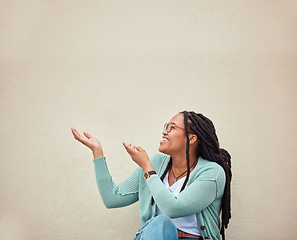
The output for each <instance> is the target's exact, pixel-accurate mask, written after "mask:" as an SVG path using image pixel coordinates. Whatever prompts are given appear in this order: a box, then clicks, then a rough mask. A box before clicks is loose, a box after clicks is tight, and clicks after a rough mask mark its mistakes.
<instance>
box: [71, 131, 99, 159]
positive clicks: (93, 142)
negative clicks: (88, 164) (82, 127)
mask: <svg viewBox="0 0 297 240" xmlns="http://www.w3.org/2000/svg"><path fill="white" fill-rule="evenodd" d="M71 131H72V134H73V136H74V138H75V139H76V140H77V141H79V142H81V143H82V144H84V145H86V146H87V147H88V148H90V149H91V150H92V151H93V155H94V158H99V157H103V156H104V155H103V149H102V146H101V143H100V142H99V140H98V139H97V138H95V137H93V136H92V135H91V134H89V133H87V132H84V136H83V135H80V134H79V133H78V131H77V130H76V129H75V128H71Z"/></svg>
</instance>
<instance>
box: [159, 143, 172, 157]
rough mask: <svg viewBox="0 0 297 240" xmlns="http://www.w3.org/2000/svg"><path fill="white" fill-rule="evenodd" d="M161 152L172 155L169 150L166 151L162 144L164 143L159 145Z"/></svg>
mask: <svg viewBox="0 0 297 240" xmlns="http://www.w3.org/2000/svg"><path fill="white" fill-rule="evenodd" d="M159 152H160V153H164V154H167V155H170V154H169V152H168V151H166V148H165V147H164V146H162V145H160V146H159Z"/></svg>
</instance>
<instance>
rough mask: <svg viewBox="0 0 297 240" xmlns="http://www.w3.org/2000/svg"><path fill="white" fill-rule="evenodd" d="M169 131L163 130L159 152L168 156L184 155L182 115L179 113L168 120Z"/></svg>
mask: <svg viewBox="0 0 297 240" xmlns="http://www.w3.org/2000/svg"><path fill="white" fill-rule="evenodd" d="M168 124H171V126H172V127H171V131H170V132H168V131H167V130H163V132H162V133H163V137H162V140H161V142H160V146H159V151H160V152H162V153H165V154H168V155H171V156H172V155H176V154H181V153H182V154H186V146H187V138H186V134H185V125H184V115H183V114H182V113H179V114H177V115H175V116H174V117H173V118H171V119H170V121H169V122H168Z"/></svg>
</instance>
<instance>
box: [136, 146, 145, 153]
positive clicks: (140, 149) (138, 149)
mask: <svg viewBox="0 0 297 240" xmlns="http://www.w3.org/2000/svg"><path fill="white" fill-rule="evenodd" d="M136 150H137V151H139V152H140V151H144V149H143V148H142V147H139V146H138V147H136Z"/></svg>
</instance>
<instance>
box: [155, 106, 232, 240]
mask: <svg viewBox="0 0 297 240" xmlns="http://www.w3.org/2000/svg"><path fill="white" fill-rule="evenodd" d="M181 113H182V114H183V115H184V124H185V134H186V138H187V147H186V158H187V176H186V179H185V182H184V184H183V186H182V188H181V191H183V190H184V188H185V186H186V184H187V182H188V180H189V176H190V157H189V147H190V140H189V132H191V133H194V134H195V135H196V136H197V137H198V141H199V144H198V148H197V156H200V157H202V158H204V159H206V160H208V161H212V162H216V163H217V164H219V165H220V166H221V167H222V168H223V169H224V171H225V174H226V184H225V190H224V194H223V198H222V203H221V211H222V216H221V218H222V219H221V221H222V226H221V231H220V233H221V235H222V238H223V240H225V228H227V227H228V223H229V220H230V218H231V205H230V199H231V194H230V182H231V177H232V173H231V156H230V154H229V153H228V152H227V151H226V150H225V149H222V148H220V146H219V141H218V138H217V135H216V130H215V127H214V125H213V123H212V121H211V120H210V119H208V118H207V117H205V116H203V115H202V114H201V113H195V112H187V111H183V112H181ZM171 167H172V158H170V161H169V162H168V165H167V167H166V169H165V171H164V173H163V175H162V176H161V181H162V182H163V180H164V178H165V175H166V173H167V172H168V171H169V170H170V169H171ZM152 203H153V199H152Z"/></svg>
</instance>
